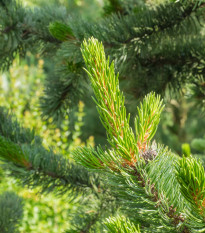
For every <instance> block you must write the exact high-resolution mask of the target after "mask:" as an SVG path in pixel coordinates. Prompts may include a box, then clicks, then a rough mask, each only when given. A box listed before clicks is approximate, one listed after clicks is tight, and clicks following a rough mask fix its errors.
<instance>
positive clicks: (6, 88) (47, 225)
mask: <svg viewBox="0 0 205 233" xmlns="http://www.w3.org/2000/svg"><path fill="white" fill-rule="evenodd" d="M43 64H44V61H43V60H41V59H39V58H38V57H33V56H32V55H31V54H28V55H27V57H26V59H25V60H24V61H23V62H21V64H19V61H18V59H17V60H15V62H14V64H13V66H12V67H11V68H10V70H9V72H6V73H4V74H2V75H1V76H0V102H1V105H2V106H5V107H7V108H9V109H10V111H11V112H13V113H15V115H16V116H17V118H18V120H19V121H20V122H21V124H22V125H23V126H25V127H27V128H32V129H35V131H36V133H37V134H38V135H40V136H41V137H42V138H43V144H44V146H46V147H47V148H49V147H53V148H54V149H55V151H56V152H59V153H61V154H63V155H64V156H67V157H69V158H70V152H71V151H72V150H73V149H75V148H76V147H77V146H84V145H85V144H86V145H88V144H89V145H91V146H94V138H93V136H90V137H89V138H88V139H87V140H86V141H85V142H83V141H81V139H80V135H81V127H82V125H83V116H84V104H83V102H79V105H78V111H76V112H75V113H74V114H75V116H76V121H75V122H74V127H73V128H74V130H73V131H70V129H69V120H68V117H67V118H66V119H65V120H64V121H62V122H61V124H60V128H57V127H56V126H55V125H54V124H49V125H48V124H46V123H45V122H43V121H42V120H41V113H40V111H39V108H38V103H39V96H40V95H41V94H42V91H43V88H42V85H43V79H44V77H45V74H44V70H43ZM51 120H52V119H51ZM0 177H1V178H0V182H1V185H0V193H3V192H4V191H5V190H9V191H15V192H16V193H18V195H19V196H21V197H23V198H24V200H25V208H24V218H23V221H22V223H21V226H20V231H21V232H22V233H27V232H33V233H34V232H45V233H46V232H54V233H55V232H63V230H65V229H66V228H67V227H68V222H67V221H65V219H69V216H70V215H71V214H72V211H74V209H75V208H76V207H77V204H76V203H75V205H74V204H73V203H72V202H71V201H70V200H68V198H67V197H66V195H64V196H61V197H60V198H59V199H58V198H57V197H56V196H54V195H52V194H49V195H40V194H38V190H27V189H23V188H21V187H19V186H18V185H17V184H16V181H15V180H14V179H11V178H5V177H4V178H3V172H2V171H0ZM74 206H75V207H74Z"/></svg>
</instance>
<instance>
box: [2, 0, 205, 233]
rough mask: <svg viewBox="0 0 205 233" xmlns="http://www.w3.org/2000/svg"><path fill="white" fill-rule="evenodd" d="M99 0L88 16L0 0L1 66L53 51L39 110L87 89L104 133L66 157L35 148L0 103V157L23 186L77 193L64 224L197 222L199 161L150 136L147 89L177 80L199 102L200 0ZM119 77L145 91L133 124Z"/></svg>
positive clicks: (125, 228)
mask: <svg viewBox="0 0 205 233" xmlns="http://www.w3.org/2000/svg"><path fill="white" fill-rule="evenodd" d="M109 2H110V3H109V5H108V6H107V7H106V8H105V16H106V17H105V18H104V19H103V20H102V21H100V22H97V23H92V22H87V21H85V20H81V19H76V18H71V17H69V16H68V15H67V12H66V10H65V9H64V10H63V9H62V8H55V9H53V8H47V9H43V10H41V9H36V10H34V11H32V10H29V9H25V8H24V7H22V6H21V5H20V4H19V3H17V2H15V1H14V0H9V1H5V0H1V1H0V17H1V33H0V40H1V45H0V64H1V68H2V69H3V70H6V69H8V67H9V66H10V65H11V64H12V61H13V59H14V58H15V57H16V56H20V57H24V55H25V53H26V52H27V51H31V52H32V53H39V52H41V55H42V56H44V57H45V58H46V59H47V61H51V60H53V63H54V61H56V62H55V63H56V66H55V67H54V69H51V70H50V72H49V73H48V78H47V82H46V83H45V96H43V97H42V109H43V111H44V115H45V116H47V117H49V116H52V117H54V118H55V119H60V117H61V116H62V115H63V114H64V113H65V111H67V108H68V106H69V107H72V106H73V105H74V104H75V103H76V101H77V100H79V97H80V98H82V96H84V97H85V96H86V93H88V95H90V93H92V92H94V94H95V97H96V99H95V103H96V104H97V107H98V112H99V115H100V119H101V122H102V125H103V126H104V127H105V129H106V132H107V137H108V143H109V147H108V148H107V147H106V146H105V148H104V147H103V148H102V147H100V146H99V147H98V148H96V149H92V148H79V149H78V150H76V151H75V152H74V156H75V160H76V162H77V163H80V165H76V163H74V162H72V161H69V160H68V159H67V158H64V157H63V156H62V155H57V154H55V153H54V151H53V150H52V149H50V150H47V149H45V148H44V147H43V145H42V142H41V138H39V137H38V136H36V135H35V133H34V132H33V131H30V130H28V129H25V128H23V127H21V126H20V125H19V123H18V122H17V121H16V120H15V117H14V116H11V115H10V114H9V113H8V111H7V110H5V109H3V108H1V110H0V157H1V160H2V164H1V165H2V167H3V168H4V169H5V170H6V171H7V172H8V173H9V175H11V176H13V177H15V178H16V179H17V180H19V182H20V183H21V184H23V185H25V186H27V187H29V188H34V187H37V186H38V187H41V190H42V192H45V193H46V192H47V193H48V192H56V194H59V195H61V194H62V193H67V194H68V196H71V197H73V198H75V197H77V196H81V195H82V197H83V198H82V205H81V207H80V208H79V209H77V211H76V215H75V216H73V222H72V227H71V229H68V231H67V232H102V231H103V230H105V231H106V230H107V231H108V232H119V231H118V230H119V229H120V230H121V232H140V231H141V232H197V231H200V232H203V231H204V229H205V223H204V198H205V197H204V168H203V166H202V163H201V162H200V160H198V159H196V158H195V157H193V156H191V155H188V157H183V158H180V157H179V156H177V155H175V154H173V153H172V152H171V151H170V150H169V149H168V148H166V147H165V146H164V145H158V144H155V143H153V142H152V141H151V139H152V138H153V136H154V134H155V132H156V129H157V125H158V123H159V118H160V114H161V112H162V109H163V104H162V101H161V99H160V97H159V96H158V95H156V94H154V93H153V92H151V93H149V92H150V91H152V90H153V91H155V92H156V93H158V94H159V93H160V94H161V95H164V93H165V91H166V90H173V89H174V90H175V92H176V89H178V90H180V89H181V87H184V86H187V87H188V88H189V91H190V92H189V93H191V94H192V96H196V97H197V100H200V104H202V105H203V104H204V64H205V62H204V31H203V30H204V26H203V22H204V2H203V1H196V2H194V1H191V0H186V1H179V2H176V3H175V2H168V3H166V4H164V5H159V6H158V7H156V8H153V7H146V6H145V5H144V4H143V2H140V1H139V2H138V3H136V1H134V0H129V1H126V2H123V1H120V0H119V1H111V0H110V1H109ZM113 12H114V13H113ZM91 36H94V37H95V38H97V39H99V40H100V41H102V42H103V45H104V47H105V51H106V53H107V54H109V55H110V60H112V61H113V62H112V63H111V65H110V63H109V59H108V60H106V58H105V53H104V49H103V45H102V44H100V43H99V42H98V41H97V40H95V39H89V40H88V41H84V38H87V39H88V38H89V37H91ZM83 41H84V42H83ZM82 42H83V45H82V49H80V48H81V44H82ZM81 52H82V53H81ZM82 55H83V56H82ZM114 64H115V66H116V67H117V69H118V70H119V72H120V75H115V70H114ZM85 65H86V66H87V73H88V74H89V75H88V76H89V78H87V74H86V72H84V71H83V69H82V68H83V67H84V66H85ZM89 80H91V83H92V88H90V85H89ZM119 82H120V83H121V86H123V84H126V85H125V87H124V91H125V93H126V94H128V90H129V93H130V92H131V93H132V96H133V97H134V98H136V99H140V98H141V97H143V96H144V95H145V94H147V93H149V94H147V95H146V97H145V98H144V99H143V101H142V102H141V104H140V105H139V107H138V108H137V112H138V114H137V117H136V118H135V121H134V129H135V130H134V131H133V129H132V128H131V127H130V116H129V115H127V114H126V108H125V106H124V103H125V98H124V95H123V94H122V92H121V91H120V89H119ZM82 165H83V166H84V167H85V168H83V167H82ZM2 199H3V201H2V203H3V204H4V202H5V203H7V204H8V203H9V201H8V200H11V203H12V202H13V203H15V205H14V204H12V205H13V206H15V209H16V211H15V215H13V212H9V211H10V210H9V209H8V213H7V212H6V211H4V210H2V209H1V208H0V210H1V211H2V214H1V215H0V222H1V225H2V226H3V227H4V228H2V229H6V230H4V231H5V232H9V231H10V232H12V231H14V230H13V229H14V228H15V225H16V224H18V222H19V220H20V219H21V217H22V210H21V208H22V204H21V201H20V200H19V201H16V200H18V198H17V197H15V196H14V195H13V196H12V194H5V195H3V196H2ZM0 205H1V203H0ZM17 209H18V210H19V211H17ZM11 215H13V216H12V218H11V221H13V223H14V225H10V226H11V228H10V229H9V228H8V226H9V224H10V222H9V221H8V220H9V219H8V217H7V216H11ZM1 225H0V227H1ZM2 231H3V230H2Z"/></svg>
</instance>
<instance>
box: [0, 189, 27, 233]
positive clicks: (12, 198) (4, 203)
mask: <svg viewBox="0 0 205 233" xmlns="http://www.w3.org/2000/svg"><path fill="white" fill-rule="evenodd" d="M22 217H23V202H22V199H21V198H20V197H18V196H17V195H16V194H14V193H12V192H5V193H3V194H1V195H0V232H1V233H18V232H19V231H18V230H17V229H18V228H17V226H18V224H19V222H20V221H21V220H22Z"/></svg>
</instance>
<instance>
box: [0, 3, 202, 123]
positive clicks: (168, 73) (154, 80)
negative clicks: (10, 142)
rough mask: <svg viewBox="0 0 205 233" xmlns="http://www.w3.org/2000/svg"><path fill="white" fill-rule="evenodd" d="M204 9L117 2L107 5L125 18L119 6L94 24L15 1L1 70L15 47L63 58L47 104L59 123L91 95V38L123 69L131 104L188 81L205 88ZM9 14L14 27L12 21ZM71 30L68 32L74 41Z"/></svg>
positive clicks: (52, 76)
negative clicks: (84, 51)
mask: <svg viewBox="0 0 205 233" xmlns="http://www.w3.org/2000/svg"><path fill="white" fill-rule="evenodd" d="M203 3H204V2H203V1H197V2H196V3H194V2H193V1H191V0H187V1H185V2H182V1H179V2H177V3H176V2H167V3H166V4H164V5H159V6H157V7H155V8H151V7H146V6H145V5H144V6H143V4H142V5H141V4H140V3H136V1H133V0H132V1H129V2H124V1H110V2H109V4H108V5H109V6H110V7H111V8H113V9H114V11H117V12H121V10H118V8H120V9H121V8H122V11H123V13H121V14H111V15H110V16H109V17H106V18H105V19H102V20H101V21H99V22H98V23H92V22H86V21H85V20H81V19H80V18H78V19H76V18H74V17H69V16H68V13H67V10H66V8H64V9H62V8H57V7H56V8H55V11H54V10H53V9H48V8H45V9H43V11H42V10H40V9H35V10H34V11H31V10H28V9H23V8H22V7H21V6H19V5H18V4H17V6H18V7H17V9H18V12H13V11H14V10H13V9H15V8H14V7H13V5H15V4H16V3H15V2H14V1H11V2H10V4H8V3H7V2H5V4H4V5H2V7H1V11H2V12H3V13H2V22H4V24H2V30H3V32H2V39H1V40H2V42H3V43H6V46H8V50H7V52H5V49H4V48H5V44H4V45H3V44H2V49H1V51H2V52H1V53H2V54H3V57H4V58H5V59H4V60H2V66H5V65H6V64H7V63H6V62H4V61H6V60H8V61H9V62H11V61H12V57H11V54H12V53H13V52H12V51H14V50H15V48H16V47H15V46H14V44H17V47H19V46H20V47H21V52H22V51H27V50H32V51H33V52H34V49H35V51H36V52H37V51H41V52H44V55H45V56H47V55H49V56H50V55H51V54H52V56H53V55H54V54H56V55H55V57H56V59H55V60H56V62H55V63H56V66H55V67H53V68H54V70H51V71H50V72H49V76H48V78H47V82H46V88H45V96H44V97H43V98H42V108H43V110H44V115H46V116H52V117H54V118H55V119H59V117H60V116H62V115H63V114H65V109H67V108H68V106H70V107H72V106H75V104H76V102H77V101H78V100H79V98H82V97H85V96H86V95H87V94H88V93H90V88H89V87H88V85H87V83H86V81H87V78H86V75H85V73H84V72H82V67H83V64H84V62H83V59H82V56H81V54H80V44H81V42H82V40H83V39H84V38H88V37H91V36H94V37H95V38H98V39H99V40H100V41H102V42H103V44H104V45H105V48H106V53H108V54H110V55H111V57H112V59H114V61H115V65H116V66H117V69H118V70H119V71H120V83H121V84H122V86H124V90H125V91H126V92H127V93H129V96H130V98H132V99H137V98H139V97H142V96H144V95H145V94H147V93H149V92H150V91H152V90H154V91H155V92H157V93H161V94H164V93H165V90H167V89H169V90H174V92H175V93H176V92H178V91H180V89H181V87H183V85H184V84H185V83H190V84H193V85H194V86H196V87H198V86H201V88H202V89H203V85H202V84H201V82H200V83H199V81H198V77H199V75H200V76H202V77H203V76H204V68H203V67H204V62H203V58H204V55H205V51H204V47H205V46H204V41H205V40H204V33H201V32H202V31H203V25H204V24H203V22H204V4H203ZM20 9H21V11H22V12H19V11H20ZM111 11H113V10H111ZM125 12H126V13H125ZM8 14H9V17H10V18H11V20H10V21H9V22H10V23H9V22H6V21H5V18H8ZM19 17H20V19H18V18H19ZM17 21H18V27H17V25H16V23H15V22H17ZM49 25H50V31H52V35H53V36H54V37H55V38H57V39H60V38H61V39H60V40H61V42H60V41H59V40H56V39H54V37H52V36H51V35H50V34H49V30H48V28H49ZM8 27H11V29H10V31H9V32H7V30H6V31H5V29H6V28H8ZM62 28H64V29H62ZM15 30H16V31H18V33H15ZM65 30H68V31H67V33H68V34H69V36H67V37H65ZM4 31H5V32H4ZM12 33H13V34H12ZM10 34H12V35H13V36H11V41H15V40H16V42H15V43H11V45H9V44H10V43H8V39H7V37H9V35H10ZM14 35H15V37H16V35H18V36H17V38H13V37H14ZM3 37H5V39H4V40H3ZM62 38H63V39H62ZM65 38H67V39H66V41H65ZM51 48H52V49H51ZM57 50H58V52H57V53H56V51H57ZM192 89H194V88H192ZM177 90H178V91H177ZM200 90H201V89H200ZM200 93H202V91H200ZM199 95H200V96H202V95H201V94H199V93H198V95H197V96H199ZM202 98H203V97H202ZM92 115H93V113H92ZM91 117H92V116H91Z"/></svg>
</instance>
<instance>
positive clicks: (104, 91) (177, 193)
mask: <svg viewBox="0 0 205 233" xmlns="http://www.w3.org/2000/svg"><path fill="white" fill-rule="evenodd" d="M82 54H83V57H84V60H85V63H86V66H87V73H88V75H89V78H90V80H91V83H92V87H93V90H94V93H95V97H96V99H95V102H96V104H97V108H98V112H99V114H100V118H101V121H102V124H103V125H104V126H105V128H106V131H107V135H108V141H109V143H110V145H111V149H109V150H108V149H107V150H103V149H102V148H101V147H98V148H97V150H96V151H95V150H94V149H92V148H79V149H77V150H76V151H75V152H74V156H75V159H76V161H78V162H79V163H81V164H82V165H83V166H85V167H88V168H90V169H94V170H96V169H97V170H100V169H101V171H102V172H106V174H107V175H108V180H107V182H108V184H109V185H110V186H111V187H112V188H111V190H113V192H114V193H115V195H117V196H118V197H119V198H120V203H121V206H123V207H122V210H123V211H125V213H126V214H127V215H128V217H129V219H130V220H131V221H132V222H133V223H139V222H140V223H141V226H142V227H143V229H144V230H145V232H153V230H155V231H156V232H192V230H193V231H194V230H199V229H203V228H204V222H203V218H202V217H201V216H200V215H198V214H196V215H195V216H194V217H192V218H191V217H190V216H193V213H194V212H193V211H194V208H193V206H192V203H190V200H189V199H188V198H186V197H185V196H184V194H183V192H182V193H181V190H182V189H181V182H178V181H179V180H183V179H184V178H183V177H184V176H185V175H183V172H181V173H180V174H179V175H178V176H177V175H176V170H175V169H176V168H175V167H176V163H180V161H181V159H180V158H179V157H178V156H176V155H174V154H172V153H171V152H170V151H169V150H168V149H166V148H164V147H163V146H160V145H156V146H155V147H154V145H153V144H151V141H150V140H151V139H152V137H153V136H154V133H155V132H156V128H157V125H158V123H159V118H160V113H161V111H162V109H163V106H162V101H161V100H160V98H159V96H157V97H155V95H154V93H151V94H149V95H148V96H146V97H145V99H144V101H143V102H142V104H141V105H140V108H138V116H137V117H136V121H135V128H136V135H134V133H133V131H132V129H131V128H130V126H129V117H127V116H126V110H125V106H124V97H123V94H122V93H121V92H120V89H119V83H118V75H116V76H115V72H114V64H113V63H111V64H110V63H109V58H108V59H107V60H106V57H105V52H104V48H103V45H102V43H99V42H98V40H97V39H94V38H90V39H89V40H88V41H84V43H83V45H82ZM122 122H123V124H122ZM132 146H133V147H132ZM133 151H134V153H133ZM133 155H134V156H133ZM190 166H194V167H195V168H193V169H196V170H195V173H194V174H193V177H194V179H197V178H196V177H197V174H199V176H201V175H200V174H202V173H201V172H199V171H200V169H201V168H200V167H199V166H198V167H197V168H196V165H193V164H192V165H190ZM183 167H186V166H183ZM189 170H190V171H191V169H189ZM196 171H197V172H199V173H196ZM192 173H193V172H192ZM179 177H180V178H179ZM194 179H193V180H194ZM202 179H203V178H202ZM184 182H185V183H186V184H187V183H188V182H186V179H184ZM200 185H201V183H200V184H199V185H198V186H200ZM198 186H197V187H198ZM197 192H199V193H197V198H198V199H200V202H197V205H198V204H199V203H201V202H202V203H203V199H201V197H202V194H203V190H200V191H199V188H198V189H197ZM192 194H193V193H192ZM192 194H191V195H192ZM195 194H196V192H195ZM195 196H196V195H195ZM197 198H194V200H195V201H196V200H197V201H198V199H197ZM200 206H201V205H200ZM132 214H134V216H133V215H132ZM112 229H114V228H112ZM160 229H161V230H160Z"/></svg>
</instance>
